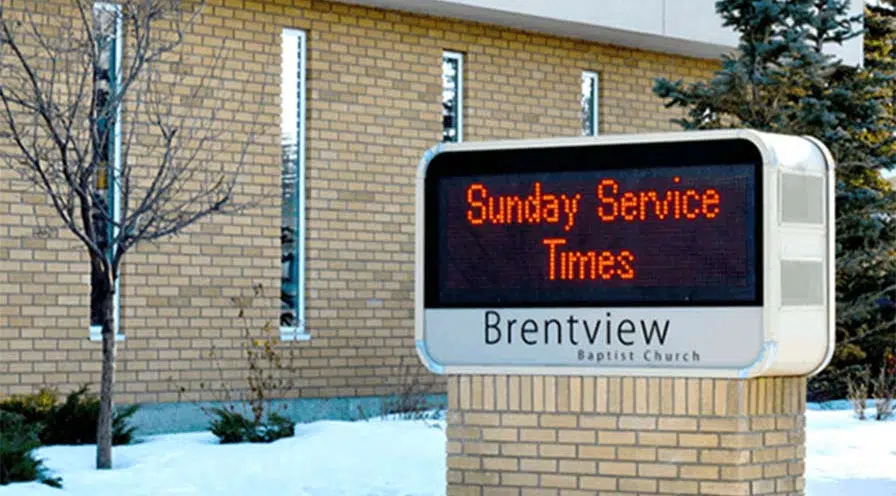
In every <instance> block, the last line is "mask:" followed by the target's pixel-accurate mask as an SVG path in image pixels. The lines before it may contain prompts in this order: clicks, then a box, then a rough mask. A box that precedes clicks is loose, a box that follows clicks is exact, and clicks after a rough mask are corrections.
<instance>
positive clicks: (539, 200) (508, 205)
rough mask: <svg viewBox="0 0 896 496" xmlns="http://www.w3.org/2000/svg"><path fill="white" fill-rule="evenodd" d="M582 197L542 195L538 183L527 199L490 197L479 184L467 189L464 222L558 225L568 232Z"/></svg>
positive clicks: (573, 223) (575, 195) (506, 196)
mask: <svg viewBox="0 0 896 496" xmlns="http://www.w3.org/2000/svg"><path fill="white" fill-rule="evenodd" d="M581 200H582V194H581V193H576V194H574V195H571V196H567V195H566V194H559V195H558V194H554V193H545V192H542V186H541V183H540V182H536V183H534V184H533V185H532V190H531V193H529V195H528V196H517V195H490V194H489V192H488V189H487V188H486V187H485V186H484V185H482V184H479V183H474V184H471V185H470V186H469V187H468V188H467V205H468V206H469V208H468V209H467V220H468V221H469V222H470V224H473V225H474V226H478V225H482V224H541V223H545V224H562V225H563V229H564V230H565V231H569V230H571V229H572V228H573V227H574V226H575V223H576V214H578V213H579V202H580V201H581Z"/></svg>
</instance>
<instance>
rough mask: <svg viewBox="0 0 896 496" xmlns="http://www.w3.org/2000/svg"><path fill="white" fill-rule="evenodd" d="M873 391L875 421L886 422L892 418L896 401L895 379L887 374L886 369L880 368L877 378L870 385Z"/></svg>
mask: <svg viewBox="0 0 896 496" xmlns="http://www.w3.org/2000/svg"><path fill="white" fill-rule="evenodd" d="M871 385H872V387H873V389H874V407H875V410H876V413H875V416H874V418H875V420H886V419H888V418H890V417H892V416H893V409H894V404H893V401H894V399H896V377H894V376H892V375H890V374H889V372H888V370H887V367H886V366H884V367H881V369H880V373H879V374H878V376H877V378H876V379H875V380H874V381H872V383H871Z"/></svg>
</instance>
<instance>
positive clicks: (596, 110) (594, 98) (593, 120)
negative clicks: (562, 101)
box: [579, 71, 600, 136]
mask: <svg viewBox="0 0 896 496" xmlns="http://www.w3.org/2000/svg"><path fill="white" fill-rule="evenodd" d="M586 78H587V79H589V80H590V82H591V84H590V85H589V86H588V90H589V91H590V92H591V102H592V109H593V111H592V114H591V116H590V124H591V129H592V132H591V133H590V134H589V133H588V131H587V130H586V129H585V123H586V121H585V119H584V118H583V119H582V121H581V124H580V125H581V134H582V135H583V136H597V135H599V134H600V127H599V126H600V78H599V76H598V74H597V72H596V71H582V76H581V81H580V82H581V83H582V84H581V88H582V93H581V94H580V95H579V97H580V105H581V102H582V101H584V99H585V97H586V95H585V91H584V90H585V83H584V80H585V79H586ZM583 117H584V116H583Z"/></svg>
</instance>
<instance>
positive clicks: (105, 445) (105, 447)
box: [91, 260, 115, 469]
mask: <svg viewBox="0 0 896 496" xmlns="http://www.w3.org/2000/svg"><path fill="white" fill-rule="evenodd" d="M111 279H112V278H111V276H109V274H107V273H106V271H105V270H103V265H102V261H100V260H91V298H92V299H94V302H95V304H97V305H98V308H99V310H100V315H102V319H103V331H102V335H103V366H102V370H101V372H100V414H99V419H98V420H97V426H96V468H98V469H108V468H112V408H113V405H112V387H113V385H114V383H115V316H114V314H113V310H114V301H115V300H114V297H115V285H113V284H112V281H111Z"/></svg>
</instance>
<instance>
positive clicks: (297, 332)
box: [280, 28, 311, 341]
mask: <svg viewBox="0 0 896 496" xmlns="http://www.w3.org/2000/svg"><path fill="white" fill-rule="evenodd" d="M280 34H281V59H280V60H281V62H280V63H281V66H280V76H281V78H282V77H283V76H284V70H283V67H284V61H285V57H286V56H287V52H286V51H285V50H284V47H283V41H284V40H285V39H286V36H295V37H296V38H298V41H299V47H298V50H297V52H296V53H295V54H293V55H295V57H296V59H295V61H296V65H297V66H298V67H297V68H298V72H297V73H296V74H295V76H297V77H298V81H297V83H296V84H297V86H296V93H297V95H292V97H295V98H296V100H295V106H296V120H297V122H295V126H296V127H295V133H296V136H297V138H298V139H297V141H298V143H297V145H298V146H297V150H296V162H297V163H296V180H295V188H296V190H295V192H294V193H295V198H296V208H295V211H294V215H295V216H296V241H295V244H296V247H295V252H294V256H295V260H294V263H295V264H296V266H297V275H296V296H295V302H294V305H295V314H296V325H282V324H281V325H280V340H281V341H305V340H309V339H311V335H310V334H309V333H308V328H307V325H306V323H307V322H306V306H305V292H306V286H305V237H306V212H305V176H306V157H305V141H306V132H307V125H306V115H307V101H308V98H307V94H306V86H307V85H306V82H307V78H308V76H307V75H308V70H307V67H308V56H307V51H308V50H307V45H308V32H307V31H305V30H303V29H295V28H283V29H282V30H281V33H280ZM285 96H286V95H285V94H284V92H283V87H282V86H281V95H280V97H281V108H280V112H281V114H280V124H281V133H282V129H283V126H284V124H285V122H284V119H283V113H284V106H285V103H284V102H285V99H284V98H285ZM282 178H283V167H282V164H281V202H282V199H283V191H282V188H283V186H282ZM281 205H282V203H281ZM281 216H282V206H281ZM280 225H281V229H282V226H283V222H282V217H281V224H280ZM281 257H282V245H281ZM282 270H283V266H282V261H281V281H280V284H281V294H282V285H283V279H282ZM281 305H282V303H281ZM281 312H282V307H281ZM281 315H282V313H281Z"/></svg>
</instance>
